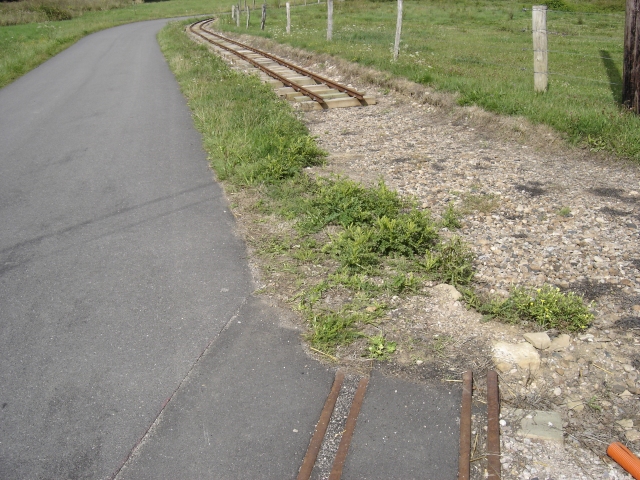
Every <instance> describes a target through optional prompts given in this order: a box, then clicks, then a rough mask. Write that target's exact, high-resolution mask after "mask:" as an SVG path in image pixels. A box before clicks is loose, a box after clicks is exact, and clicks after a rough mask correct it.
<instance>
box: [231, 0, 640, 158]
mask: <svg viewBox="0 0 640 480" xmlns="http://www.w3.org/2000/svg"><path fill="white" fill-rule="evenodd" d="M548 3H550V4H552V6H554V7H561V10H551V11H550V12H549V13H548V26H547V28H548V31H549V50H551V52H550V54H549V58H550V59H549V69H550V71H551V73H552V74H551V76H550V84H549V91H548V92H546V93H544V94H536V93H535V92H534V90H533V52H532V50H533V45H532V33H531V11H530V9H531V5H524V6H525V7H526V10H523V4H522V3H520V2H516V1H513V0H504V1H497V0H483V1H473V2H472V1H464V0H463V1H460V2H445V1H440V0H432V1H424V0H406V1H405V7H404V11H405V14H404V22H403V30H402V43H401V52H400V57H399V59H398V61H396V62H394V61H393V56H392V49H393V42H394V32H395V22H396V4H395V2H391V1H386V2H384V1H383V2H380V1H372V0H346V1H344V2H336V4H335V6H334V10H335V13H334V32H333V41H331V42H327V41H326V35H325V32H326V7H325V6H324V5H316V4H311V3H310V4H309V5H308V6H306V7H300V8H294V10H293V13H292V33H291V34H289V35H287V34H286V33H285V22H286V19H285V13H284V9H277V8H271V9H269V13H268V20H267V26H266V29H265V30H264V31H261V30H260V27H259V22H257V21H256V22H254V24H253V25H252V26H251V28H250V32H249V33H251V34H253V35H262V36H265V37H269V38H272V39H274V40H277V41H278V42H282V43H286V44H289V45H291V46H294V47H300V48H304V49H308V50H313V51H316V52H321V53H326V54H330V55H333V56H336V57H341V58H343V59H346V60H349V61H352V62H357V63H360V64H361V65H365V66H371V67H374V68H376V69H378V70H381V71H384V72H388V73H390V74H392V75H395V76H399V77H404V78H407V79H409V80H411V81H414V82H417V83H420V84H424V85H428V86H431V87H434V88H436V89H438V90H443V91H447V92H453V93H455V94H457V95H458V97H457V98H458V102H459V103H460V104H461V105H478V106H480V107H482V108H484V109H486V110H490V111H493V112H496V113H500V114H506V115H521V116H523V117H526V118H528V119H529V120H530V121H532V122H533V123H543V124H547V125H550V126H552V127H553V128H555V129H556V130H558V131H559V132H562V133H563V134H564V135H565V137H566V139H567V140H568V141H569V142H572V143H575V144H579V145H583V146H585V147H586V148H591V149H593V150H607V151H610V152H614V153H615V154H617V155H620V156H623V157H630V158H634V159H636V160H640V117H638V116H636V115H633V114H631V113H630V112H629V111H627V110H626V109H625V108H624V107H622V106H621V105H620V99H621V87H620V85H619V84H620V83H621V70H622V56H623V30H624V13H623V12H624V2H623V1H622V0H616V1H613V0H596V1H590V2H569V1H560V0H553V1H551V0H550V1H549V2H548ZM585 11H586V13H580V12H585ZM243 25H244V24H243ZM221 27H222V28H223V29H225V30H228V31H238V32H242V33H244V32H246V29H245V28H244V26H243V27H241V28H240V29H236V27H235V25H232V24H231V22H222V23H221Z"/></svg>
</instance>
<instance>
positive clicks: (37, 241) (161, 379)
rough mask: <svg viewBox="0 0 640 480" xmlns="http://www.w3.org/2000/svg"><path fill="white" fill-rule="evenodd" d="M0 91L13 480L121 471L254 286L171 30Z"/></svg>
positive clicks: (2, 413) (104, 39) (72, 55)
mask: <svg viewBox="0 0 640 480" xmlns="http://www.w3.org/2000/svg"><path fill="white" fill-rule="evenodd" d="M164 23H165V22H164V21H157V22H145V23H142V24H137V25H126V26H122V27H117V28H113V29H110V30H106V31H103V32H100V33H96V34H94V35H91V36H89V37H87V38H85V39H83V40H81V41H80V42H78V43H77V44H76V45H74V46H72V47H71V48H69V49H68V50H66V51H64V52H63V53H61V54H60V55H58V56H56V57H55V58H53V59H51V60H50V61H48V62H46V63H45V64H43V65H41V66H40V67H38V68H37V69H35V70H34V71H32V72H30V73H29V74H27V75H25V76H24V77H22V78H20V79H19V80H17V81H16V82H14V83H13V84H10V85H9V86H7V87H5V88H4V89H2V90H0V112H1V114H0V224H1V225H2V229H0V319H1V322H0V405H1V406H2V408H1V410H0V478H2V479H4V480H9V479H27V478H52V479H61V478H107V477H109V476H110V475H111V474H112V473H113V471H114V469H115V468H116V467H117V466H118V465H119V464H120V463H121V462H122V460H124V458H125V457H126V455H127V454H128V452H129V451H130V449H131V448H132V447H133V445H134V444H135V443H136V441H137V440H138V439H139V437H140V436H141V435H142V434H143V433H144V431H145V429H146V428H147V427H148V426H149V424H150V423H151V422H152V421H153V419H154V418H155V417H156V415H157V413H158V411H159V409H160V407H161V406H162V404H163V402H164V401H165V399H166V398H167V397H168V396H169V395H171V393H172V392H173V391H174V390H175V388H176V387H177V386H178V385H179V382H180V381H181V380H182V379H183V378H184V377H185V375H186V374H187V372H188V371H189V369H190V368H191V366H192V364H193V362H194V361H195V360H196V359H197V358H198V356H199V355H200V353H201V352H202V351H203V349H204V348H205V346H206V345H207V344H208V343H209V342H210V340H211V339H213V338H214V337H215V336H216V335H217V334H218V333H219V332H220V330H221V329H222V327H223V326H224V325H225V324H226V323H227V322H228V321H229V319H230V318H231V317H232V316H233V315H234V314H235V313H236V312H237V310H238V309H239V307H240V306H241V304H242V303H243V302H244V301H245V299H246V298H247V295H249V293H250V292H251V290H252V285H251V279H250V274H249V271H248V268H247V264H246V260H245V259H244V257H245V248H244V245H243V243H242V242H241V241H240V240H239V239H237V238H236V237H235V235H234V233H233V228H234V222H233V218H232V216H231V215H230V213H229V212H228V208H227V205H226V203H225V200H224V198H223V195H222V192H221V190H220V188H219V187H218V186H217V185H216V184H215V183H214V182H213V181H212V175H211V172H210V171H209V170H208V167H207V162H206V156H205V154H204V152H203V151H202V149H201V138H200V136H199V134H198V133H197V132H196V131H195V130H194V129H193V126H192V121H191V117H190V112H189V110H188V108H187V106H186V104H185V100H184V97H183V96H182V94H181V93H180V91H179V89H178V85H177V83H176V81H175V79H174V77H173V75H172V73H171V72H170V70H169V68H168V67H167V65H166V63H165V61H164V58H163V57H162V54H161V52H160V49H159V47H158V45H157V42H156V39H155V34H156V32H157V31H158V30H159V29H160V28H161V26H162V25H163V24H164Z"/></svg>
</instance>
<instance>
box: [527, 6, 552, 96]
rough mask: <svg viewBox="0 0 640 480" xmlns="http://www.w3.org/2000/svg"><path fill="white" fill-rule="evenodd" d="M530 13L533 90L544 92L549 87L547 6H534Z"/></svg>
mask: <svg viewBox="0 0 640 480" xmlns="http://www.w3.org/2000/svg"><path fill="white" fill-rule="evenodd" d="M531 13H532V31H533V88H534V90H535V91H536V92H546V91H547V86H548V85H549V70H548V51H547V6H546V5H534V6H533V8H532V9H531Z"/></svg>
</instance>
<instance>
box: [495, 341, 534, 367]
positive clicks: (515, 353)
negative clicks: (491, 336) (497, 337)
mask: <svg viewBox="0 0 640 480" xmlns="http://www.w3.org/2000/svg"><path fill="white" fill-rule="evenodd" d="M493 361H494V363H496V364H500V363H510V364H511V365H517V366H518V367H520V368H522V369H524V370H530V371H532V372H535V371H537V370H538V369H539V368H540V355H539V354H538V352H537V351H536V349H535V348H533V345H531V344H530V343H508V342H495V343H494V344H493Z"/></svg>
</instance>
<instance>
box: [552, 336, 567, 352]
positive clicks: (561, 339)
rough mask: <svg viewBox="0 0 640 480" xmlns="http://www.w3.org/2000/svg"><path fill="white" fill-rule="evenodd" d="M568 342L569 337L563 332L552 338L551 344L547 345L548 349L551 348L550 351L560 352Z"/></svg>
mask: <svg viewBox="0 0 640 480" xmlns="http://www.w3.org/2000/svg"><path fill="white" fill-rule="evenodd" d="M570 343H571V337H570V336H569V335H567V334H566V333H563V334H562V335H558V336H557V337H556V338H554V339H553V341H552V342H551V345H549V350H551V351H552V352H561V351H562V350H565V349H566V348H567V347H568V346H569V344H570Z"/></svg>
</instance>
